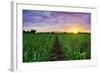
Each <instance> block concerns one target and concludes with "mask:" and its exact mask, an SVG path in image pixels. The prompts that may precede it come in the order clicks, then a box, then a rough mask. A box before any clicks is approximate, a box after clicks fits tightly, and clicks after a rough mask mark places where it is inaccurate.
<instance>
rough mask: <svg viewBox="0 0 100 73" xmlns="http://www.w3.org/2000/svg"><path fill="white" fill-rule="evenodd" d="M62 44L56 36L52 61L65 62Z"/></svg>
mask: <svg viewBox="0 0 100 73" xmlns="http://www.w3.org/2000/svg"><path fill="white" fill-rule="evenodd" d="M61 49H62V47H61V43H60V42H59V39H58V36H57V35H56V36H55V40H54V43H53V49H52V55H51V56H50V61H59V60H64V56H63V53H62V50H61Z"/></svg>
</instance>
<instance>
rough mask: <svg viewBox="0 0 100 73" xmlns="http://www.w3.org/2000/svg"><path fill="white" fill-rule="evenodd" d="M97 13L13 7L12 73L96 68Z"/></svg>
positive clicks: (29, 5)
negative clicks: (17, 72) (94, 66)
mask: <svg viewBox="0 0 100 73" xmlns="http://www.w3.org/2000/svg"><path fill="white" fill-rule="evenodd" d="M95 29H96V9H95V8H93V7H75V6H63V5H62V6H60V5H46V4H44V5H43V4H34V3H18V2H13V3H12V50H11V53H12V59H11V69H12V70H13V71H16V70H17V71H20V70H35V69H47V68H48V69H54V68H67V67H80V66H93V65H96V48H95V45H94V44H95Z"/></svg>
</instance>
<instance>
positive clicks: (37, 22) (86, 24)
mask: <svg viewBox="0 0 100 73" xmlns="http://www.w3.org/2000/svg"><path fill="white" fill-rule="evenodd" d="M31 29H34V30H36V31H37V32H52V31H53V32H90V31H91V13H79V12H59V11H38V10H23V30H25V31H29V30H31Z"/></svg>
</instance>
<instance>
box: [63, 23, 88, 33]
mask: <svg viewBox="0 0 100 73" xmlns="http://www.w3.org/2000/svg"><path fill="white" fill-rule="evenodd" d="M64 29H65V31H66V32H69V33H70V32H71V33H75V34H77V33H79V32H89V30H88V28H87V26H83V25H82V24H70V25H69V26H65V27H64Z"/></svg>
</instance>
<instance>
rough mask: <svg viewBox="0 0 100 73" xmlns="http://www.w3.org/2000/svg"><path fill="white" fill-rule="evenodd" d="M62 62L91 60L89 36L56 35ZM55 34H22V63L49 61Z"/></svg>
mask: <svg viewBox="0 0 100 73" xmlns="http://www.w3.org/2000/svg"><path fill="white" fill-rule="evenodd" d="M57 36H58V38H59V41H60V43H61V46H62V48H61V50H62V51H63V54H64V60H82V59H90V58H91V49H90V48H91V44H90V43H91V40H90V34H67V33H65V34H61V33H60V34H57ZM54 38H55V34H52V33H23V62H41V61H49V57H50V56H51V55H52V48H53V42H54Z"/></svg>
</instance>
